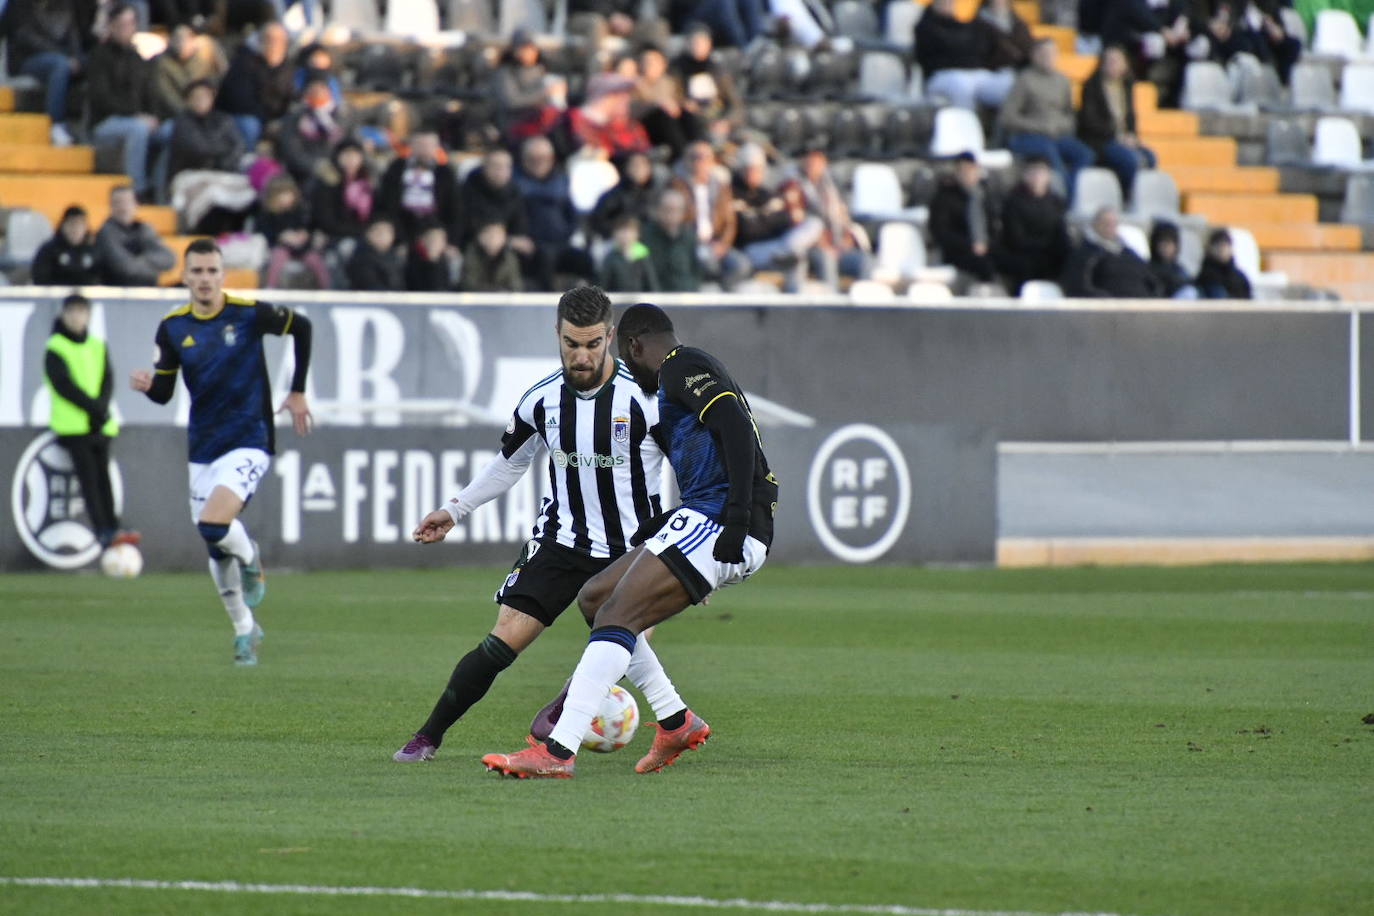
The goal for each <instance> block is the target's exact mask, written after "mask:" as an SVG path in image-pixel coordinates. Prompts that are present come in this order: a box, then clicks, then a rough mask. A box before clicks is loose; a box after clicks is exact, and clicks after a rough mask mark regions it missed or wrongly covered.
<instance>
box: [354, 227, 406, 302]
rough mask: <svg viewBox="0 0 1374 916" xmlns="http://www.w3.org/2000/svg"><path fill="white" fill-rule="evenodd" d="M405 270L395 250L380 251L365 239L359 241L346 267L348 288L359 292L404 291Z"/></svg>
mask: <svg viewBox="0 0 1374 916" xmlns="http://www.w3.org/2000/svg"><path fill="white" fill-rule="evenodd" d="M404 271H405V266H404V265H403V264H402V263H401V259H400V257H399V256H398V255H397V254H396V252H395V251H378V250H377V249H375V248H373V247H372V246H371V245H369V244H368V243H367V242H366V241H363V240H360V241H359V242H358V247H357V248H355V249H354V250H353V256H352V257H350V258H349V259H348V264H347V265H346V266H345V268H344V272H345V273H346V274H347V275H348V288H349V289H354V290H357V291H358V292H378V293H382V292H388V293H399V292H404V291H405V288H406V278H405V273H404Z"/></svg>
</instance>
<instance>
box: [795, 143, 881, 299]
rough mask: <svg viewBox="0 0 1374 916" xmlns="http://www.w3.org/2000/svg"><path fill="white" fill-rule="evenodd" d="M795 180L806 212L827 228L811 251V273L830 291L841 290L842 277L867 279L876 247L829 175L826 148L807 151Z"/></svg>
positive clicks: (813, 148)
mask: <svg viewBox="0 0 1374 916" xmlns="http://www.w3.org/2000/svg"><path fill="white" fill-rule="evenodd" d="M793 181H795V182H796V185H797V187H798V189H799V190H800V191H801V193H802V199H803V200H804V201H805V205H806V212H807V213H809V214H810V215H812V216H814V217H817V218H818V219H820V220H821V222H822V223H823V224H824V226H825V232H824V233H822V235H821V237H820V239H819V240H817V242H816V244H815V246H814V247H813V248H812V249H811V252H810V256H809V259H808V260H809V261H810V267H811V273H812V274H813V275H814V276H816V277H819V278H821V280H822V281H824V282H825V284H826V285H827V286H829V287H830V288H831V289H836V288H838V286H839V281H840V276H841V275H843V276H846V277H852V278H855V279H861V278H863V277H867V276H868V271H869V267H870V266H871V263H872V260H873V258H872V251H873V245H872V243H871V241H870V240H869V238H868V233H867V232H865V231H864V228H863V226H861V225H859V224H858V223H856V222H854V221H853V220H852V219H850V217H849V205H848V204H847V203H846V202H845V197H844V194H843V192H841V191H840V189H839V186H838V185H837V184H836V183H835V178H834V176H833V175H831V174H830V158H829V155H828V154H827V153H826V149H825V147H824V146H823V145H820V144H816V145H813V146H811V148H810V149H808V150H806V152H805V153H804V154H803V156H802V160H801V165H800V168H798V169H797V171H796V173H795V175H794V176H793Z"/></svg>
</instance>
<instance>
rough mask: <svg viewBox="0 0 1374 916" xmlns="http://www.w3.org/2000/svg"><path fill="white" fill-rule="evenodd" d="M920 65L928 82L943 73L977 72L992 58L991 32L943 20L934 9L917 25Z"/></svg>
mask: <svg viewBox="0 0 1374 916" xmlns="http://www.w3.org/2000/svg"><path fill="white" fill-rule="evenodd" d="M915 35H916V63H918V64H920V65H921V69H922V70H923V71H924V72H925V77H926V79H930V77H931V74H933V73H936V72H938V71H940V70H976V69H979V68H983V67H987V66H988V62H989V60H990V57H991V51H992V48H991V45H990V39H991V38H992V36H991V35H990V34H989V33H988V31H987V30H986V29H985V28H983V27H982V26H979V25H977V24H975V23H973V22H962V21H960V20H958V19H955V18H954V17H953V16H942V15H940V14H939V13H936V12H934V11H932V10H930V9H927V10H926V12H925V15H923V16H922V17H921V20H920V21H919V22H917V23H916V33H915Z"/></svg>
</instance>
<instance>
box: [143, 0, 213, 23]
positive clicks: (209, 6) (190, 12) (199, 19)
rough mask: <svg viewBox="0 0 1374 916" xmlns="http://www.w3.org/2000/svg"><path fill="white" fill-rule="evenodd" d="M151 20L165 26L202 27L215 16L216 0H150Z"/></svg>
mask: <svg viewBox="0 0 1374 916" xmlns="http://www.w3.org/2000/svg"><path fill="white" fill-rule="evenodd" d="M147 5H150V6H151V7H152V10H151V20H152V21H153V22H154V23H157V24H160V25H165V26H172V27H175V26H179V25H187V24H189V25H192V26H194V27H195V28H198V29H203V28H205V27H206V26H207V25H209V24H210V20H212V19H213V18H214V17H215V7H216V0H152V3H151V4H147Z"/></svg>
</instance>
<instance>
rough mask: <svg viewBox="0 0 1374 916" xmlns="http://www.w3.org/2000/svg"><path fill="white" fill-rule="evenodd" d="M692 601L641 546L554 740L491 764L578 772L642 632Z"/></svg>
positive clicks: (535, 771) (606, 608) (572, 687)
mask: <svg viewBox="0 0 1374 916" xmlns="http://www.w3.org/2000/svg"><path fill="white" fill-rule="evenodd" d="M690 603H691V599H690V598H689V597H688V595H687V592H686V590H685V589H684V588H683V586H682V583H681V582H679V581H678V579H677V577H676V576H675V575H674V574H673V572H672V570H670V569H669V568H668V567H667V566H666V565H665V564H664V563H663V561H661V560H660V559H659V558H658V557H656V556H653V555H652V554H649V553H648V552H645V551H641V552H639V554H638V556H636V557H635V558H634V560H633V561H631V563H630V566H629V568H628V569H627V570H626V572H625V575H624V576H623V577H622V578H621V580H620V582H619V584H618V585H617V586H616V588H615V590H614V591H613V592H612V593H611V596H610V598H609V599H607V600H606V602H605V603H604V604H603V605H602V606H601V609H600V610H599V611H598V612H597V615H596V621H595V624H594V626H593V628H592V633H591V636H590V637H589V639H588V641H587V648H586V649H585V650H584V651H583V653H582V660H581V661H580V662H579V663H578V665H577V670H576V671H574V672H573V677H572V682H571V683H570V684H569V685H568V697H567V700H566V701H565V702H564V704H563V714H562V715H561V716H560V717H559V719H558V724H557V725H555V726H554V729H553V734H552V735H550V737H549V740H548V741H546V742H545V743H543V744H540V745H538V746H536V747H531V748H526V749H525V750H523V751H519V752H517V753H515V754H488V755H487V756H485V757H483V758H482V762H483V763H484V764H486V766H487V768H488V769H491V770H499V771H501V772H503V773H506V774H509V775H512V776H519V777H529V776H537V777H563V778H566V777H568V776H572V775H573V768H574V761H573V757H574V755H575V753H576V749H577V748H578V747H580V746H581V744H582V736H583V735H584V734H586V732H587V729H588V728H589V727H590V726H591V722H592V719H593V718H594V717H595V716H596V712H597V709H598V708H599V707H600V705H601V700H602V699H603V698H604V697H605V696H606V691H608V690H609V689H610V688H611V685H613V684H615V683H616V682H617V681H619V680H620V679H621V678H622V677H624V676H625V673H626V672H627V671H628V670H629V667H630V659H631V658H632V657H633V655H634V650H635V644H636V642H637V640H638V634H639V633H641V632H643V631H644V630H645V629H647V628H649V627H651V626H653V625H654V624H656V623H660V622H662V621H664V620H667V619H668V618H669V617H671V616H673V615H674V614H676V613H678V612H679V611H681V610H682V609H683V608H685V607H687V605H688V604H690Z"/></svg>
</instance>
